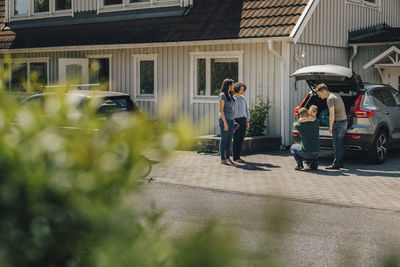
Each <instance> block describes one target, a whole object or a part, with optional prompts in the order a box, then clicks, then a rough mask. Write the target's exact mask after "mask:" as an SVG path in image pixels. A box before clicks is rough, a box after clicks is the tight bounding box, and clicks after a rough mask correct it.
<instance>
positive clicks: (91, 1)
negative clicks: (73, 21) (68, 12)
mask: <svg viewBox="0 0 400 267" xmlns="http://www.w3.org/2000/svg"><path fill="white" fill-rule="evenodd" d="M72 1H74V12H84V11H94V10H97V1H102V0H72Z"/></svg>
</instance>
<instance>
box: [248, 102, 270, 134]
mask: <svg viewBox="0 0 400 267" xmlns="http://www.w3.org/2000/svg"><path fill="white" fill-rule="evenodd" d="M270 108H271V105H270V102H269V99H268V98H261V97H259V98H258V101H257V103H256V104H255V105H254V106H253V107H252V108H250V111H249V112H250V128H249V130H248V135H249V136H259V135H263V134H264V131H265V129H266V127H267V121H268V116H269V110H270Z"/></svg>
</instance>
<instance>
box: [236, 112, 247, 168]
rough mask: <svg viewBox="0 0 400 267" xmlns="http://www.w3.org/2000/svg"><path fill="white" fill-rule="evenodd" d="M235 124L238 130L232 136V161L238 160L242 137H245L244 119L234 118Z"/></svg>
mask: <svg viewBox="0 0 400 267" xmlns="http://www.w3.org/2000/svg"><path fill="white" fill-rule="evenodd" d="M235 122H236V123H238V124H239V128H237V130H236V131H235V133H234V134H233V160H238V159H240V153H241V151H242V145H243V141H244V136H245V135H246V118H245V117H243V118H236V119H235Z"/></svg>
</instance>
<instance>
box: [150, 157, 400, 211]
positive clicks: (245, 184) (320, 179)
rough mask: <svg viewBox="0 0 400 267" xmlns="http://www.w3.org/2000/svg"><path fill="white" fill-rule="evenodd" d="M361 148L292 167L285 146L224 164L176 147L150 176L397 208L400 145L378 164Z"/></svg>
mask: <svg viewBox="0 0 400 267" xmlns="http://www.w3.org/2000/svg"><path fill="white" fill-rule="evenodd" d="M364 158H365V155H364V154H362V153H354V152H352V153H346V160H345V168H344V169H342V170H340V171H335V170H332V171H328V170H325V169H324V168H323V167H324V166H327V165H329V164H330V162H331V161H332V151H323V152H322V153H321V156H320V169H319V170H317V171H310V170H305V171H295V170H294V167H295V166H296V164H295V161H294V159H293V158H292V157H291V156H290V153H289V152H276V153H268V154H257V155H249V156H245V157H243V159H244V160H246V161H247V162H248V163H247V164H240V165H239V164H238V165H236V166H224V165H221V164H219V157H218V156H217V155H200V154H197V153H195V152H186V151H178V152H175V155H174V157H173V158H171V159H170V160H169V161H168V162H165V163H161V164H156V165H154V167H153V171H152V173H151V174H150V177H151V178H152V179H154V180H155V181H156V182H159V183H172V184H179V185H185V186H193V187H202V188H208V189H210V190H223V191H234V192H241V193H243V194H250V195H259V196H268V197H278V198H284V199H294V200H300V201H305V202H311V203H322V204H329V205H339V206H358V207H366V208H372V209H381V210H389V211H400V150H396V151H393V152H392V153H391V154H390V156H389V158H388V160H387V161H386V162H385V164H383V165H369V164H368V163H366V162H365V160H364Z"/></svg>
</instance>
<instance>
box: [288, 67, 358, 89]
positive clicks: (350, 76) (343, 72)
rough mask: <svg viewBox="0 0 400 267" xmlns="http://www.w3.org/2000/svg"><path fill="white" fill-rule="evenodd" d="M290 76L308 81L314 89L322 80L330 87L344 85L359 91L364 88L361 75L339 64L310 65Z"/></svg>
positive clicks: (297, 79)
mask: <svg viewBox="0 0 400 267" xmlns="http://www.w3.org/2000/svg"><path fill="white" fill-rule="evenodd" d="M290 77H294V78H295V79H296V81H301V80H305V81H307V83H308V84H309V85H310V87H311V88H312V89H313V88H314V87H315V86H316V85H317V84H319V83H322V82H323V83H326V84H327V85H328V87H329V86H330V85H336V86H337V85H343V86H344V88H347V90H349V91H350V90H351V91H359V90H361V88H363V85H362V81H361V79H360V77H359V76H358V75H356V74H355V73H354V72H353V70H352V69H349V68H346V67H343V66H338V65H330V64H328V65H314V66H308V67H304V68H301V69H299V70H297V71H296V72H294V73H293V74H292V75H290ZM347 90H346V91H347Z"/></svg>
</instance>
